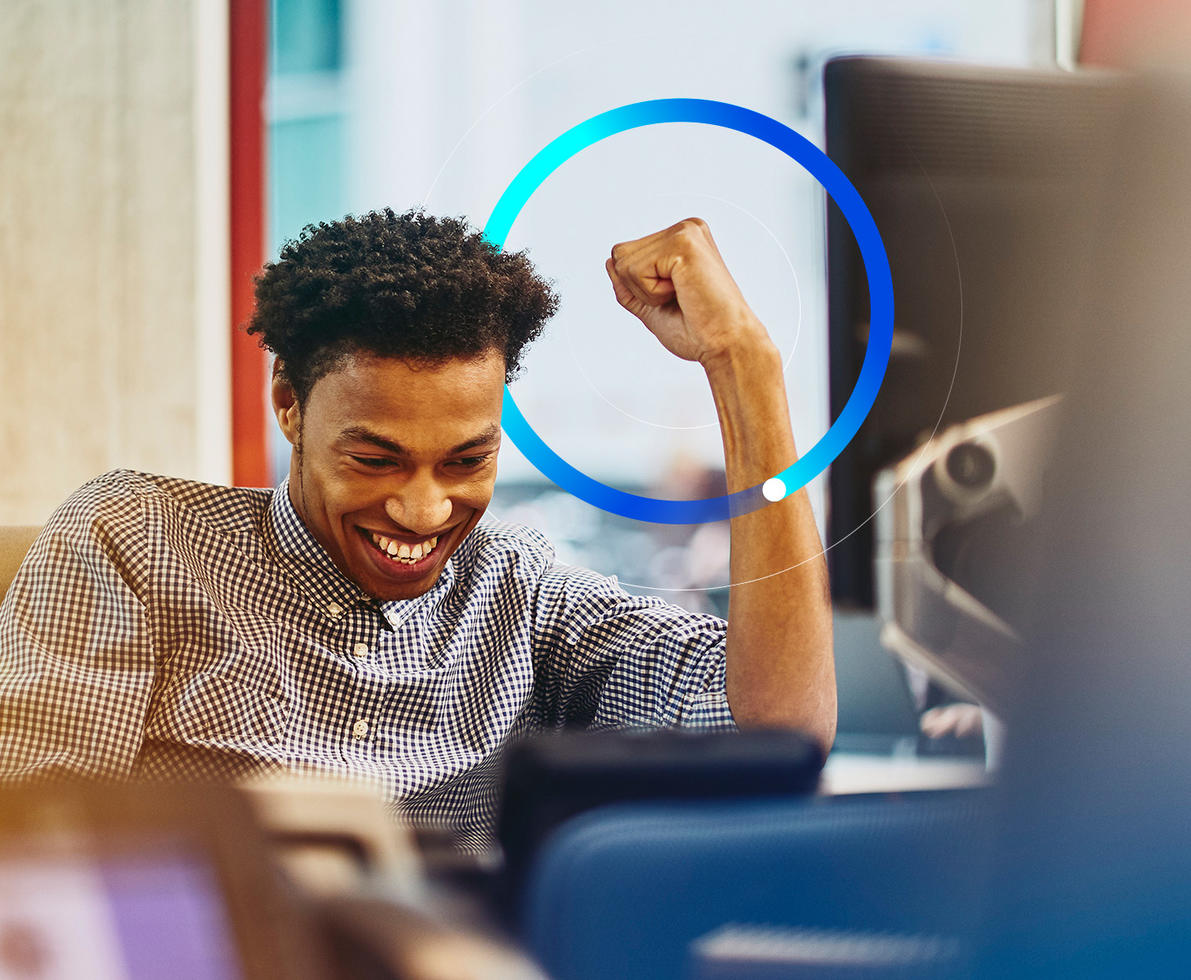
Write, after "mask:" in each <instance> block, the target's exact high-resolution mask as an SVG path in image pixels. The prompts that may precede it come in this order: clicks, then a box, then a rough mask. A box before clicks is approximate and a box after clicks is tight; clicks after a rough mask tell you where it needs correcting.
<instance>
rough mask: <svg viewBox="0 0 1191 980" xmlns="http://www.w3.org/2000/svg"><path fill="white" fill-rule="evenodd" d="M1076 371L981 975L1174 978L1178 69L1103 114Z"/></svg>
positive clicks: (1185, 421)
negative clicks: (1091, 255) (1108, 143)
mask: <svg viewBox="0 0 1191 980" xmlns="http://www.w3.org/2000/svg"><path fill="white" fill-rule="evenodd" d="M1113 135H1114V136H1115V147H1116V150H1117V158H1116V170H1115V173H1114V179H1113V181H1112V183H1111V193H1109V194H1107V195H1106V196H1105V197H1104V199H1102V200H1099V201H1094V202H1093V201H1089V202H1088V207H1089V208H1090V209H1093V208H1094V209H1095V212H1096V213H1097V215H1098V217H1099V220H1100V227H1099V228H1098V229H1097V232H1096V236H1095V246H1096V252H1097V255H1096V261H1095V263H1094V265H1093V267H1092V269H1091V275H1090V276H1089V287H1088V289H1087V290H1086V293H1085V297H1084V303H1083V307H1082V311H1083V312H1082V317H1081V320H1082V324H1083V329H1082V331H1081V335H1080V337H1079V341H1078V343H1075V344H1072V345H1070V346H1069V347H1068V349H1067V350H1066V351H1065V355H1064V356H1065V357H1066V358H1067V360H1068V362H1069V364H1070V365H1071V366H1072V368H1073V369H1074V382H1073V384H1072V385H1071V386H1070V389H1069V393H1068V396H1067V398H1066V400H1065V402H1064V416H1065V421H1064V424H1063V425H1062V427H1061V428H1060V431H1059V435H1058V438H1057V440H1056V449H1055V457H1054V461H1053V465H1052V472H1053V473H1054V474H1055V479H1054V481H1053V486H1052V487H1051V492H1050V493H1049V494H1048V498H1047V501H1046V502H1045V504H1044V508H1043V526H1042V529H1041V531H1040V533H1041V534H1042V535H1043V538H1044V540H1043V549H1042V550H1043V554H1044V556H1045V558H1044V561H1043V563H1042V565H1041V573H1042V574H1041V575H1040V576H1039V578H1038V585H1037V590H1038V596H1037V602H1036V609H1037V616H1036V618H1035V622H1034V624H1033V626H1032V628H1031V629H1030V630H1029V631H1028V634H1027V635H1028V640H1027V645H1026V653H1027V662H1028V664H1029V670H1028V672H1027V674H1026V676H1025V678H1024V681H1023V683H1022V684H1021V686H1020V689H1019V691H1018V693H1017V696H1016V697H1015V699H1014V703H1013V710H1012V713H1011V715H1010V717H1009V718H1008V719H1007V721H1008V723H1009V736H1008V742H1007V746H1006V755H1005V764H1004V768H1003V775H1002V785H1003V789H1004V793H1005V800H1004V803H1005V819H1004V827H1003V832H1002V834H1001V839H1000V843H999V848H998V850H999V856H998V860H997V861H996V862H995V864H994V868H995V869H996V873H995V875H994V878H993V881H992V889H991V895H990V898H991V902H990V906H989V908H990V912H991V920H990V924H989V929H988V935H987V936H986V942H985V949H984V956H983V963H982V968H983V969H982V974H983V975H987V976H996V977H1056V976H1058V977H1065V976H1079V977H1108V976H1173V975H1181V974H1183V973H1185V972H1186V965H1187V962H1188V960H1189V958H1191V916H1189V915H1188V909H1191V851H1189V850H1188V848H1187V846H1186V827H1187V814H1188V811H1189V810H1191V764H1189V763H1188V746H1189V745H1191V710H1188V705H1189V704H1191V654H1189V653H1188V648H1189V639H1188V638H1189V637H1191V602H1189V601H1188V584H1187V583H1188V581H1191V527H1189V522H1188V518H1187V488H1188V486H1191V447H1189V444H1188V438H1187V431H1188V428H1189V427H1191V411H1189V409H1188V406H1187V403H1186V379H1187V378H1188V377H1191V328H1189V326H1188V322H1187V320H1188V310H1191V275H1189V274H1188V269H1189V268H1191V184H1189V183H1188V180H1187V175H1188V174H1191V84H1189V82H1188V79H1186V78H1175V77H1170V78H1167V79H1161V80H1160V79H1151V80H1148V81H1141V82H1137V83H1136V84H1135V86H1134V88H1133V90H1132V92H1131V93H1130V100H1129V103H1128V111H1127V112H1126V113H1124V115H1123V117H1122V119H1121V122H1120V123H1119V125H1118V126H1117V127H1116V128H1115V129H1114V130H1113Z"/></svg>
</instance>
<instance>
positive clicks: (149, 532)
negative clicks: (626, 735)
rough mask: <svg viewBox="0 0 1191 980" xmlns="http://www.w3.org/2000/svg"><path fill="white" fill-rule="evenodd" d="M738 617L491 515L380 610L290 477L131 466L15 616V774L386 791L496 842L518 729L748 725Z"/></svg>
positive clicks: (25, 573) (9, 766)
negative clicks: (427, 585) (657, 589)
mask: <svg viewBox="0 0 1191 980" xmlns="http://www.w3.org/2000/svg"><path fill="white" fill-rule="evenodd" d="M725 628H726V624H725V623H724V622H723V620H720V619H717V618H715V617H713V616H704V615H695V614H692V613H689V612H687V611H685V610H683V609H679V608H677V607H675V606H671V605H667V604H666V603H664V602H662V601H661V600H659V599H656V598H648V597H639V596H632V595H629V594H628V593H626V592H625V591H624V590H623V589H621V588H620V586H619V585H618V584H617V582H616V579H615V578H605V577H603V576H601V575H596V574H595V573H593V572H590V571H587V570H585V569H582V568H575V567H572V566H568V565H563V564H559V563H557V562H555V560H554V553H553V549H552V548H551V547H550V545H549V544H548V543H547V541H546V540H545V538H543V537H542V536H541V535H540V534H539V533H538V532H536V531H533V530H530V529H528V528H525V527H520V526H514V525H510V524H504V523H500V522H498V521H493V520H490V519H485V520H484V521H482V522H481V523H480V524H479V525H478V526H477V527H476V528H475V529H474V530H473V531H472V532H471V534H469V535H468V536H467V537H466V538H465V539H464V541H463V543H462V544H461V546H460V547H459V549H458V551H457V552H456V553H455V554H454V555H453V556H452V557H451V558H450V560H449V561H448V562H447V563H446V565H445V566H444V568H443V571H442V574H441V575H440V576H439V579H438V581H437V582H436V583H435V585H434V586H433V588H431V589H430V591H428V592H427V593H426V594H424V595H421V596H419V597H417V598H415V599H409V600H402V601H395V602H378V601H376V600H375V599H372V598H370V597H369V596H367V595H365V594H364V593H363V592H361V590H360V589H359V587H358V586H356V585H355V584H354V583H353V582H352V581H351V580H350V579H348V578H347V577H346V576H345V575H344V574H343V573H342V572H340V571H339V570H338V569H337V568H336V567H335V566H334V565H333V564H332V562H331V560H330V559H329V557H328V556H327V554H326V552H325V551H324V550H323V549H322V547H321V546H320V545H319V544H318V543H317V542H316V541H315V540H314V538H313V537H312V536H311V534H310V532H309V531H308V530H307V528H306V526H305V524H304V523H303V522H302V520H301V519H300V518H299V517H298V515H297V513H296V512H295V511H294V509H293V506H292V504H291V503H290V499H289V493H288V490H287V487H286V485H285V484H282V486H281V487H279V488H278V489H277V490H267V489H266V490H255V489H232V488H227V487H216V486H210V485H207V484H200V483H194V482H190V481H186V480H178V479H171V478H166V477H159V476H151V475H148V474H143V473H132V472H129V471H116V472H113V473H109V474H106V475H104V476H101V477H99V478H97V479H95V480H93V481H91V482H90V483H88V484H86V485H85V486H83V487H82V488H81V489H79V490H78V491H76V492H75V493H74V494H73V495H72V496H71V497H70V498H69V499H68V500H67V501H66V502H65V503H64V504H63V505H62V506H61V507H60V508H59V509H58V510H57V511H56V512H55V514H54V515H53V517H52V518H51V519H50V521H49V523H48V524H47V525H46V527H45V529H44V530H43V532H42V534H41V536H40V537H39V538H38V539H37V542H36V543H35V544H34V546H33V548H32V549H31V551H30V553H29V556H28V557H27V558H26V560H25V563H24V564H23V565H22V567H21V570H20V572H19V573H18V575H17V577H16V579H15V580H14V582H13V584H12V587H11V588H10V589H9V592H8V594H7V596H6V597H5V599H4V603H3V605H2V606H0V775H2V776H3V777H4V778H9V779H21V778H26V779H48V778H56V777H63V776H73V775H89V776H105V777H116V778H199V779H204V778H217V779H227V778H231V779H238V778H243V777H248V776H254V775H258V774H271V773H282V772H288V773H295V772H296V773H322V774H327V773H330V774H336V775H340V776H349V777H354V778H363V779H365V780H367V781H368V782H370V783H372V784H373V785H375V786H376V787H377V788H378V789H379V790H380V792H381V793H382V794H383V796H384V798H385V799H386V800H387V801H388V802H389V804H390V806H391V807H392V809H393V812H394V814H395V815H396V816H397V817H398V818H399V819H400V820H401V821H402V822H403V823H408V824H414V825H424V826H432V827H436V828H438V829H441V830H446V831H448V832H449V833H451V834H452V835H453V837H454V839H455V841H456V843H457V844H458V845H459V846H460V847H461V848H464V849H480V848H484V847H487V846H490V845H491V843H492V836H493V830H494V825H495V815H496V806H497V790H498V779H499V768H500V756H501V750H502V747H503V746H505V745H506V744H507V743H508V742H509V740H510V739H512V738H515V737H518V736H522V735H527V734H531V733H534V732H539V731H548V730H559V729H562V728H569V727H576V726H578V727H584V728H589V729H609V728H621V727H669V726H678V725H682V726H697V727H705V728H729V729H730V728H732V727H734V726H733V721H732V715H731V713H730V711H729V709H728V704H727V699H726V697H725V694H724V645H725Z"/></svg>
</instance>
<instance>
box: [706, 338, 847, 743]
mask: <svg viewBox="0 0 1191 980" xmlns="http://www.w3.org/2000/svg"><path fill="white" fill-rule="evenodd" d="M703 366H704V368H705V370H706V371H707V377H708V380H709V382H710V383H711V388H712V393H713V395H714V397H715V402H716V408H717V411H718V413H719V419H720V427H721V430H722V433H723V439H724V458H725V464H726V469H727V478H728V489H729V491H730V492H735V491H737V490H743V489H745V488H747V487H750V486H756V485H757V484H760V483H762V482H763V481H764V480H766V479H767V478H769V477H771V476H773V475H774V474H776V473H778V472H780V471H782V470H784V469H786V467H788V466H790V465H791V464H792V463H793V462H794V461H795V459H796V451H795V447H794V437H793V433H792V431H791V428H790V415H789V408H788V405H787V402H786V392H785V385H784V381H783V378H782V369H781V358H780V355H779V354H778V352H777V350H776V348H774V346H773V344H772V343H771V342H770V341H769V339H768V337H767V336H765V335H764V330H763V328H761V327H760V325H759V324H758V325H757V330H756V332H755V333H752V335H751V336H749V337H747V338H746V339H744V340H743V341H742V342H741V343H740V344H738V345H735V346H734V347H733V348H732V349H731V350H730V351H728V352H725V353H724V354H721V355H718V356H717V357H715V358H712V359H708V360H705V361H704V364H703ZM731 531H732V554H731V581H732V591H731V599H730V605H729V612H728V664H727V692H728V702H729V704H730V706H731V708H732V713H733V715H734V716H735V718H736V721H737V723H738V724H739V725H741V727H762V726H779V727H792V728H798V729H801V730H803V731H806V732H807V733H808V734H811V735H813V736H815V737H816V738H818V739H819V740H820V742H821V743H822V744H823V747H824V749H826V748H828V747H830V744H831V741H832V739H833V737H834V733H835V718H836V704H835V672H834V663H833V656H832V638H831V600H830V592H829V589H828V585H827V571H826V564H825V562H824V558H823V549H822V544H821V542H820V540H819V534H818V530H817V528H816V527H815V521H814V515H813V514H812V512H811V506H810V501H809V499H808V497H807V494H806V491H805V490H800V491H799V492H798V493H795V494H792V495H790V496H789V497H787V498H786V499H784V500H782V501H780V502H778V503H771V504H768V505H767V506H765V507H762V508H760V509H759V510H756V511H754V512H752V513H750V514H743V515H741V516H739V517H734V518H732V521H731Z"/></svg>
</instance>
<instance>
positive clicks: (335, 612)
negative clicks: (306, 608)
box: [327, 602, 343, 619]
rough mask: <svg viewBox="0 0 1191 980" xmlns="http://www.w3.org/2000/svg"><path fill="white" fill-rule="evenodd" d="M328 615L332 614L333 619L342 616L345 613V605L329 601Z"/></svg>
mask: <svg viewBox="0 0 1191 980" xmlns="http://www.w3.org/2000/svg"><path fill="white" fill-rule="evenodd" d="M327 615H328V616H330V617H331V618H332V619H338V618H339V617H340V616H342V615H343V606H341V605H339V603H337V602H328V603H327Z"/></svg>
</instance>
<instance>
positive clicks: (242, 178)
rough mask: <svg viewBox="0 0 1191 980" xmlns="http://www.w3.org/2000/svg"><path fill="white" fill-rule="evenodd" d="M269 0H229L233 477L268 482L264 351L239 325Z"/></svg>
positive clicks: (258, 205)
mask: <svg viewBox="0 0 1191 980" xmlns="http://www.w3.org/2000/svg"><path fill="white" fill-rule="evenodd" d="M268 4H269V0H228V14H229V16H228V27H229V32H230V38H229V68H230V76H231V77H230V85H229V94H230V102H231V105H230V116H231V119H230V123H231V152H230V159H229V161H228V163H229V171H230V174H229V176H230V190H231V194H230V198H231V243H230V244H231V331H232V342H231V370H232V385H231V388H232V482H233V484H235V485H236V486H267V485H268V484H269V482H270V475H269V441H268V424H269V413H268V410H267V404H268V403H267V401H266V399H265V392H266V383H267V364H268V360H267V356H266V354H265V352H264V351H263V350H261V349H260V347H259V346H258V345H257V342H256V339H255V338H253V337H249V336H248V335H247V334H245V333H244V331H243V330H242V329H241V327H242V325H243V324H244V323H246V322H247V320H248V318H249V316H251V314H252V305H253V295H252V277H253V276H254V275H255V274H256V273H257V272H258V271H259V270H260V267H261V265H262V264H264V261H265V118H264V100H265V73H266V69H267V61H266V59H267V57H268V43H269V42H268Z"/></svg>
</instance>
